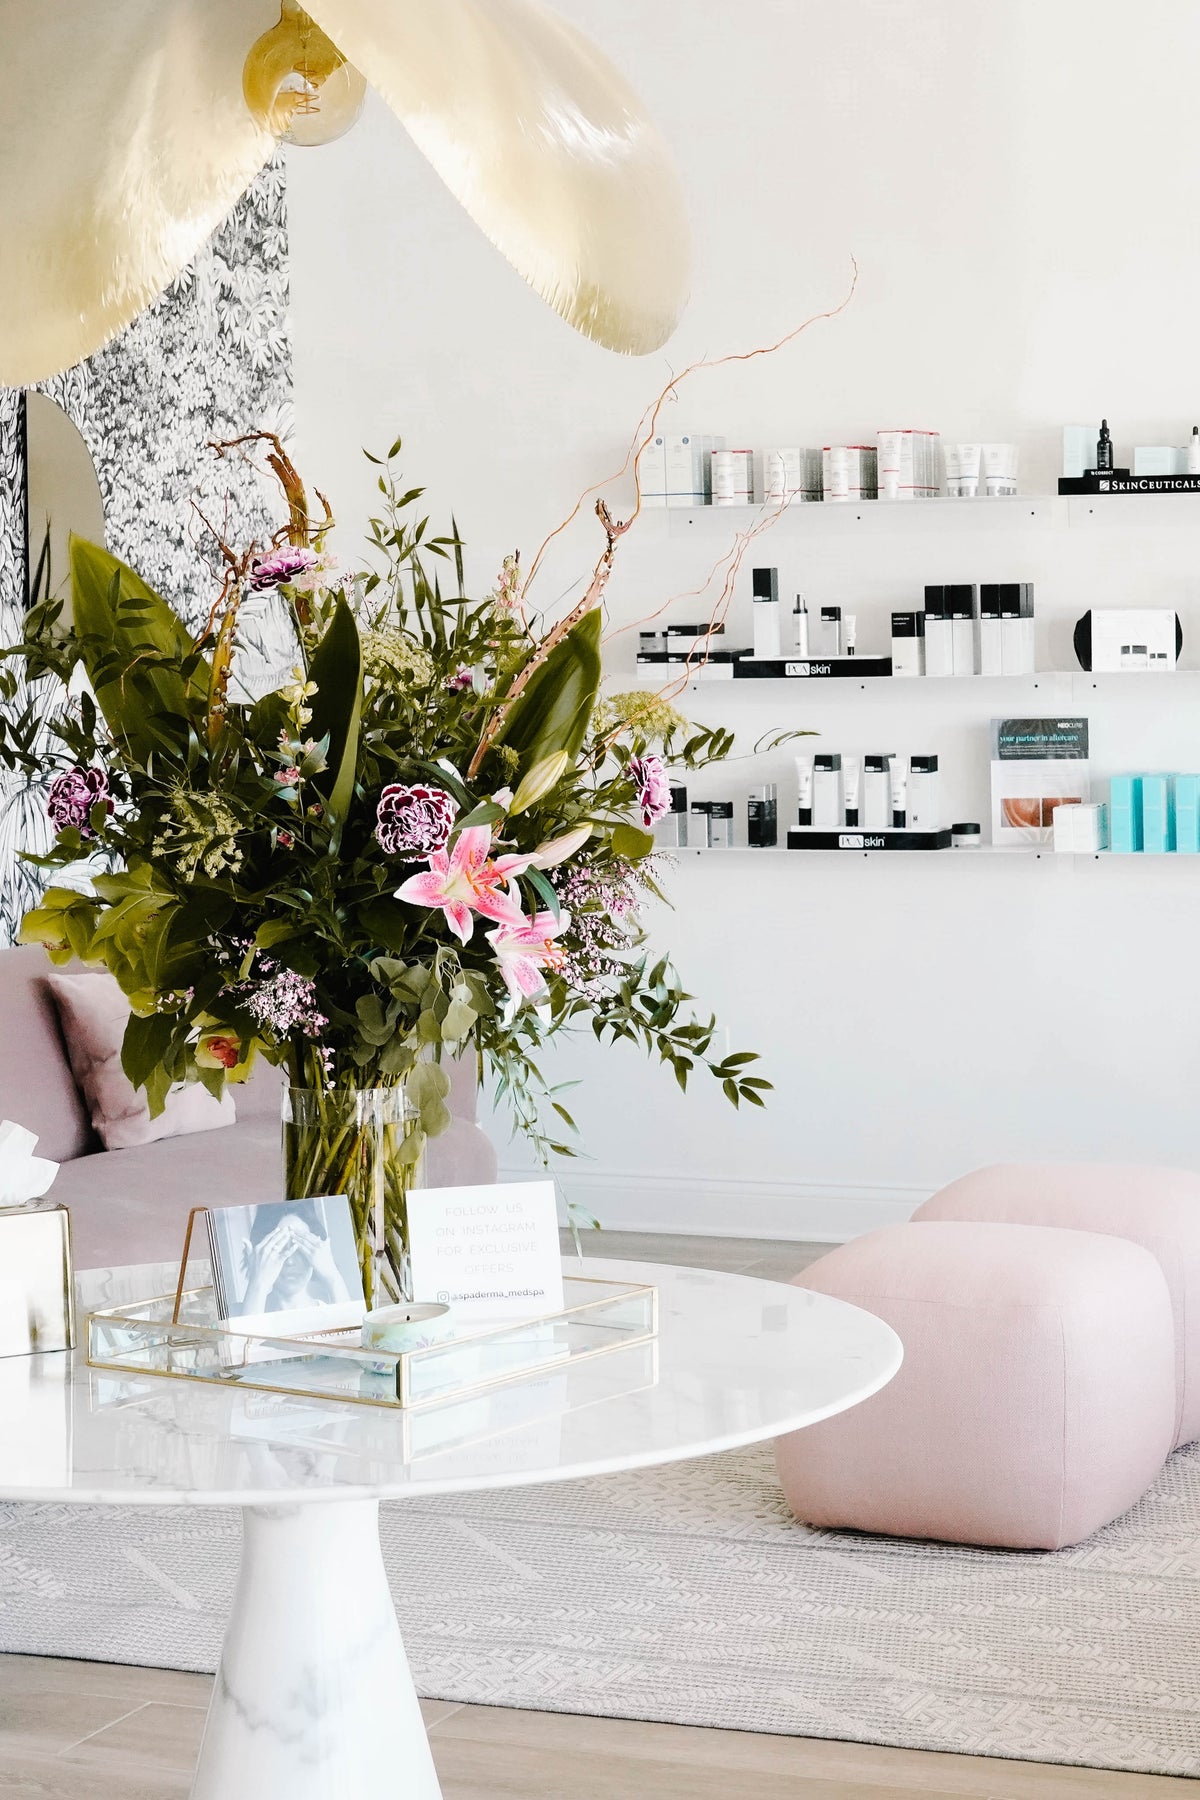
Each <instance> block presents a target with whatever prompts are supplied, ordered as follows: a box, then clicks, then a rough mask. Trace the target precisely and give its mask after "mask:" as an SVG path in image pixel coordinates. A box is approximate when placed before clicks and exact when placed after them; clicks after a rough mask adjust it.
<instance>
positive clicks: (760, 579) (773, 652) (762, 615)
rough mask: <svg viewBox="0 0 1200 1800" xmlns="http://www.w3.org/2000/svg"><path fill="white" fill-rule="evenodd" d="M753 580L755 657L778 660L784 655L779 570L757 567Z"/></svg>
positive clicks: (770, 660) (760, 659) (752, 576)
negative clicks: (780, 616)
mask: <svg viewBox="0 0 1200 1800" xmlns="http://www.w3.org/2000/svg"><path fill="white" fill-rule="evenodd" d="M751 580H752V583H753V588H752V591H753V594H754V655H755V659H756V660H757V661H760V662H761V661H764V660H765V661H768V662H778V661H779V659H780V657H782V655H783V634H782V632H781V630H780V624H779V571H778V569H755V570H753V571H752V575H751Z"/></svg>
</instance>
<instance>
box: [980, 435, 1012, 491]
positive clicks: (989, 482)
mask: <svg viewBox="0 0 1200 1800" xmlns="http://www.w3.org/2000/svg"><path fill="white" fill-rule="evenodd" d="M980 450H981V451H982V453H983V478H984V482H985V484H986V486H987V491H988V494H989V496H990V497H991V498H993V499H994V498H995V497H996V496H997V495H1004V494H1015V493H1016V491H1017V460H1018V457H1019V456H1020V450H1019V448H1018V446H1017V445H1016V444H981V445H980Z"/></svg>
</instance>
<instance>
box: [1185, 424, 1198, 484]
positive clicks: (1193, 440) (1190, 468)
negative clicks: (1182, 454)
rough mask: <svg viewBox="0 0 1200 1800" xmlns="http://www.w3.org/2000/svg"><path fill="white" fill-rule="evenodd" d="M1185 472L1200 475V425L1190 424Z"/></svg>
mask: <svg viewBox="0 0 1200 1800" xmlns="http://www.w3.org/2000/svg"><path fill="white" fill-rule="evenodd" d="M1187 472H1188V474H1189V475H1200V425H1193V426H1192V435H1191V437H1190V438H1189V439H1188V441H1187Z"/></svg>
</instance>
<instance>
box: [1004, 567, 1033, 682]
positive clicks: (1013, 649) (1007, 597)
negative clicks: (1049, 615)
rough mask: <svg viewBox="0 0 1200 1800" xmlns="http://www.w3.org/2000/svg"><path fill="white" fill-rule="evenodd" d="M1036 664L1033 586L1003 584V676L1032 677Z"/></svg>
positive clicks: (1014, 582)
mask: <svg viewBox="0 0 1200 1800" xmlns="http://www.w3.org/2000/svg"><path fill="white" fill-rule="evenodd" d="M1033 661H1034V639H1033V583H1032V582H1031V581H1002V582H1001V583H1000V673H1001V674H1002V675H1032V674H1033V672H1034V669H1033Z"/></svg>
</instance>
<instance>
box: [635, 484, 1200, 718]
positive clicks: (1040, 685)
mask: <svg viewBox="0 0 1200 1800" xmlns="http://www.w3.org/2000/svg"><path fill="white" fill-rule="evenodd" d="M914 504H915V502H914ZM673 678H674V679H675V680H678V672H677V671H676V672H674V676H673V672H672V670H671V668H670V666H669V665H667V664H659V665H658V666H657V667H656V668H655V669H654V671H653V672H651V671H649V670H646V669H638V670H637V671H636V672H635V675H634V685H635V686H637V687H645V688H660V687H665V686H667V685H668V684H669V683H670V681H671V680H672V679H673ZM1197 678H1200V669H1175V670H1173V671H1170V672H1168V673H1167V674H1165V675H1164V674H1158V673H1152V672H1151V671H1150V670H1148V669H1129V670H1122V671H1117V670H1111V671H1104V670H1100V671H1096V672H1093V671H1091V670H1088V669H1038V670H1037V671H1036V672H1035V673H1034V674H1032V675H872V676H869V677H868V678H867V679H865V680H863V681H855V679H854V677H853V676H840V677H838V678H837V679H833V680H831V679H830V678H829V677H828V676H817V677H815V678H809V677H806V676H799V677H790V678H789V677H786V676H781V677H779V678H778V679H773V678H772V679H767V680H761V681H725V680H717V681H689V682H688V684H687V687H686V689H685V690H684V691H685V692H686V693H688V694H712V695H714V696H719V697H720V698H721V699H722V700H723V699H725V698H726V696H727V695H729V694H736V695H738V697H739V698H740V697H742V696H743V695H746V694H761V695H763V696H765V697H769V698H770V699H771V700H773V701H778V699H779V697H780V695H781V694H783V693H804V694H808V695H814V694H819V695H820V696H821V698H822V699H825V698H827V697H829V696H831V695H840V694H842V693H845V694H847V695H850V694H873V695H874V696H875V698H876V699H880V700H882V699H885V698H887V699H891V698H893V697H894V696H895V695H896V694H897V692H900V691H903V692H904V694H905V698H906V699H909V698H916V697H917V696H918V695H919V696H920V697H921V698H922V699H931V698H934V697H937V698H941V697H943V696H944V695H946V694H955V695H957V696H958V698H959V699H961V698H962V697H963V695H964V694H965V693H972V692H975V691H979V690H982V691H983V692H985V693H992V692H995V691H996V690H998V689H999V690H1005V691H1008V690H1011V689H1013V688H1028V689H1030V690H1032V691H1035V692H1042V691H1044V690H1048V689H1053V690H1054V693H1055V694H1056V695H1059V696H1063V702H1062V703H1063V704H1066V703H1067V702H1068V701H1069V698H1070V696H1071V694H1072V693H1074V692H1076V691H1080V690H1082V689H1088V690H1092V691H1095V692H1103V693H1104V695H1105V696H1106V697H1107V698H1109V699H1111V698H1114V697H1115V696H1116V695H1118V694H1121V695H1128V694H1133V693H1136V694H1137V695H1138V696H1139V698H1142V699H1144V698H1145V697H1146V695H1147V693H1156V692H1158V690H1159V689H1160V688H1165V687H1166V686H1167V685H1168V684H1169V683H1170V682H1172V681H1178V680H1184V681H1189V680H1191V681H1194V680H1196V679H1197ZM612 679H613V680H615V681H617V682H620V681H622V679H627V678H622V677H621V676H619V675H618V676H614V677H613V678H612ZM1067 684H1070V685H1069V687H1068V685H1067ZM1056 703H1057V702H1056Z"/></svg>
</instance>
